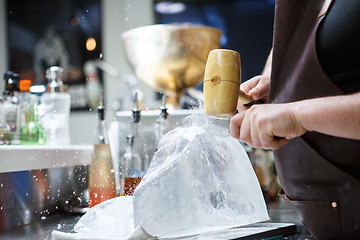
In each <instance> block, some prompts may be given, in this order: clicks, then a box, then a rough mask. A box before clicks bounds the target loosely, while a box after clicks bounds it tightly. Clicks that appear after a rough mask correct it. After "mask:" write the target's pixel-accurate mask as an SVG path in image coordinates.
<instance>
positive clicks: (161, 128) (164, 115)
mask: <svg viewBox="0 0 360 240" xmlns="http://www.w3.org/2000/svg"><path fill="white" fill-rule="evenodd" d="M168 131H170V119H169V114H168V112H167V108H166V95H165V94H164V93H163V94H162V97H161V106H160V115H159V117H158V118H157V120H156V123H155V140H156V143H155V144H156V146H157V145H158V144H159V142H160V139H161V137H162V136H163V135H165V134H166V133H167V132H168Z"/></svg>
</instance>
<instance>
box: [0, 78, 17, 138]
mask: <svg viewBox="0 0 360 240" xmlns="http://www.w3.org/2000/svg"><path fill="white" fill-rule="evenodd" d="M4 81H5V90H4V93H3V100H2V101H3V102H2V107H1V110H2V113H1V114H2V116H1V119H2V121H3V125H4V126H5V125H7V126H8V129H9V130H10V131H9V133H8V134H7V139H6V141H7V143H8V144H20V139H19V135H20V109H19V91H20V89H19V75H18V74H17V73H14V72H12V71H8V72H6V73H5V74H4ZM5 128H6V127H5Z"/></svg>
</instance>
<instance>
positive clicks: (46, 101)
mask: <svg viewBox="0 0 360 240" xmlns="http://www.w3.org/2000/svg"><path fill="white" fill-rule="evenodd" d="M63 71H64V70H63V68H61V67H58V66H52V67H50V68H49V69H47V71H46V77H47V79H48V85H47V86H48V89H47V92H45V93H44V94H43V95H42V96H41V105H40V109H39V112H40V123H41V124H42V125H43V126H44V127H45V129H46V130H47V137H48V139H47V144H48V145H69V144H70V131H69V118H70V104H71V97H70V94H69V93H67V92H66V88H65V86H64V84H63V81H62V74H63Z"/></svg>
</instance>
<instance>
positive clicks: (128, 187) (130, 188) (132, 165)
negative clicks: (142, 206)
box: [121, 135, 142, 196]
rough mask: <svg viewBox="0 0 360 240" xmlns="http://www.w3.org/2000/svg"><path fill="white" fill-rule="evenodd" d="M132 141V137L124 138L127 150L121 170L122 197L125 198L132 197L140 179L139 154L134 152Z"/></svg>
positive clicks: (133, 139)
mask: <svg viewBox="0 0 360 240" xmlns="http://www.w3.org/2000/svg"><path fill="white" fill-rule="evenodd" d="M134 141H136V139H135V137H134V136H132V135H128V136H126V143H127V148H126V152H125V154H124V162H123V165H122V168H121V172H122V174H121V175H122V186H124V189H123V191H124V192H123V193H122V195H125V196H132V195H133V193H134V190H135V188H136V186H137V185H138V184H139V183H140V181H141V178H142V171H141V169H142V167H141V158H140V156H139V154H138V153H137V152H136V151H134Z"/></svg>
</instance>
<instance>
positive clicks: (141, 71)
mask: <svg viewBox="0 0 360 240" xmlns="http://www.w3.org/2000/svg"><path fill="white" fill-rule="evenodd" d="M221 34H222V32H221V31H220V30H218V29H216V28H213V27H208V26H201V25H189V24H156V25H149V26H145V27H140V28H136V29H131V30H128V31H126V32H124V33H123V34H122V43H123V47H124V50H125V54H126V58H127V60H128V61H129V63H130V65H131V67H132V68H133V70H134V73H135V75H136V76H137V77H138V79H140V80H141V81H142V82H144V83H146V84H148V85H149V86H150V87H152V88H154V89H156V90H157V91H165V93H166V95H167V97H168V100H169V101H168V102H172V103H173V104H174V105H177V106H175V107H179V97H180V96H181V94H182V93H183V91H184V90H185V89H187V88H189V87H192V86H195V85H197V84H199V83H201V81H202V80H203V75H204V71H205V64H206V60H207V57H208V54H209V52H210V51H211V50H212V49H216V48H220V36H221Z"/></svg>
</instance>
